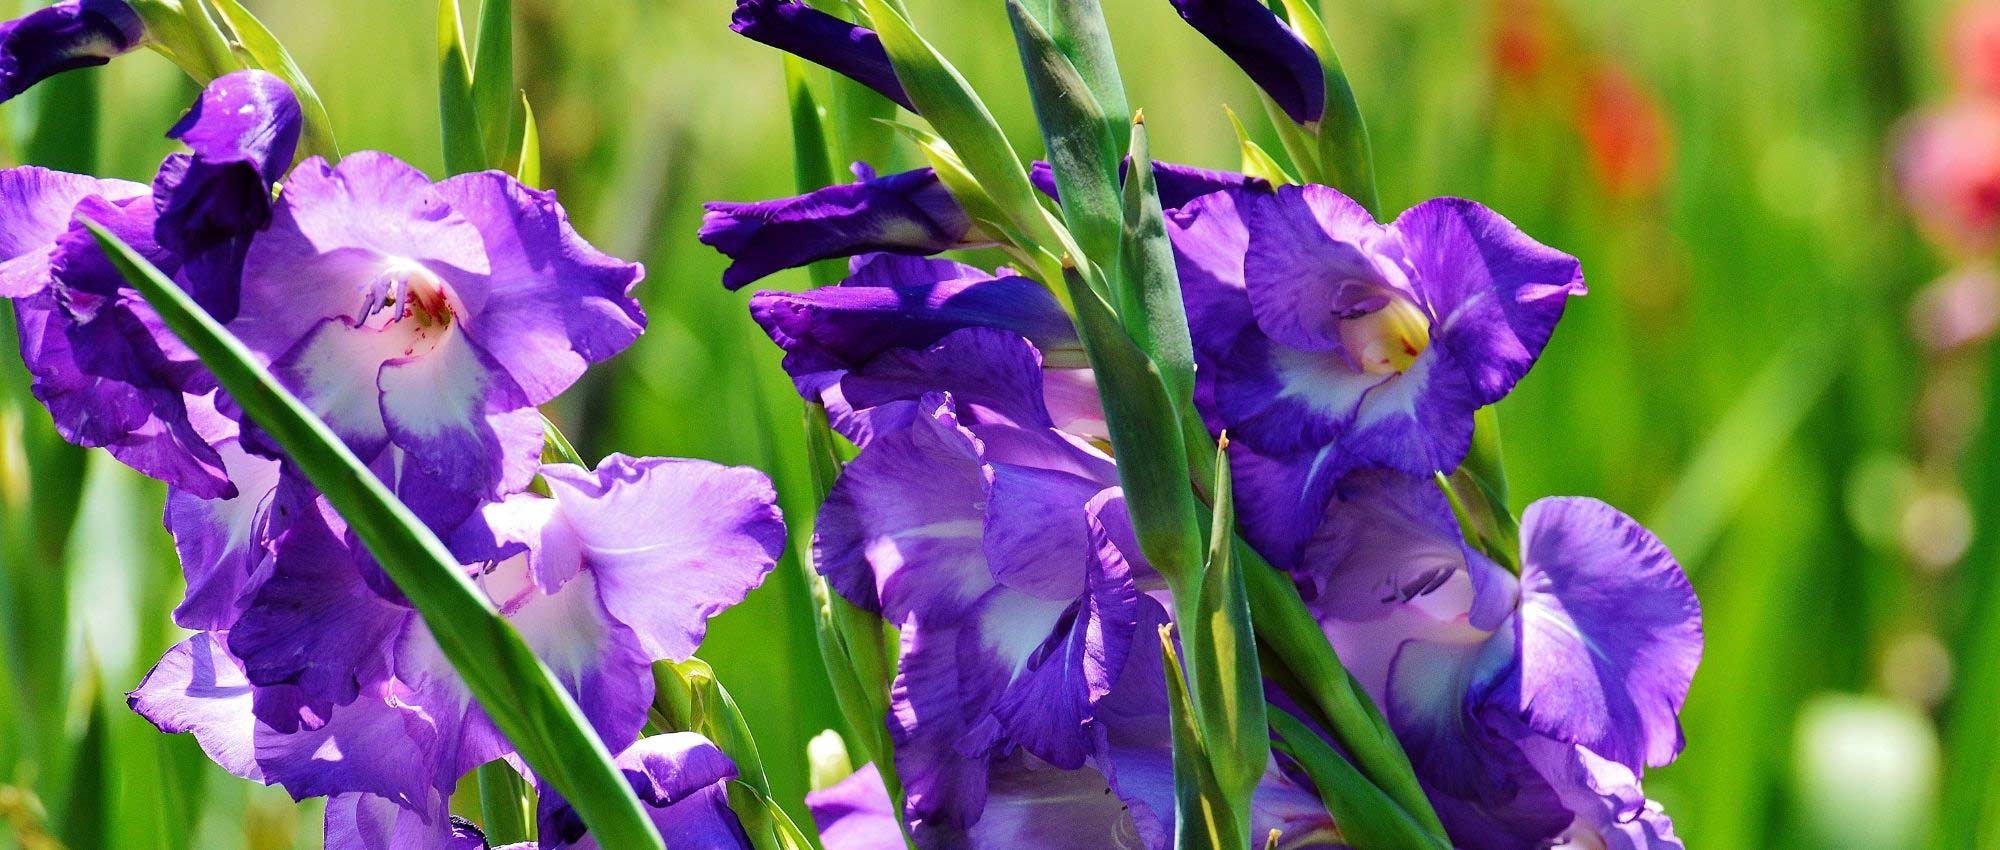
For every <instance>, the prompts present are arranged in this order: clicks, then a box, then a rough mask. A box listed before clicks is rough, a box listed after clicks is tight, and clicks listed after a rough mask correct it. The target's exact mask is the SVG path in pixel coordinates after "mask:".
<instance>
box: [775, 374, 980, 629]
mask: <svg viewBox="0 0 2000 850" xmlns="http://www.w3.org/2000/svg"><path fill="white" fill-rule="evenodd" d="M916 407H917V408H918V409H919V410H920V411H921V415H918V416H913V417H912V418H911V421H910V423H909V424H908V426H907V427H904V428H900V429H897V430H894V431H890V432H888V433H884V434H880V435H877V436H876V437H875V439H874V440H873V441H871V442H870V443H869V444H868V446H867V448H865V449H863V450H862V452H861V454H860V455H859V456H857V457H856V458H855V459H854V460H853V461H852V462H851V463H849V464H848V465H847V468H846V469H845V470H844V471H842V473H841V476H840V479H839V480H837V481H835V482H834V485H833V490H832V492H831V493H830V494H829V495H828V496H827V499H826V503H825V504H824V505H823V506H822V507H821V508H820V514H819V523H818V525H817V526H816V528H815V531H814V535H813V561H814V563H816V564H818V565H819V570H820V573H821V574H822V575H825V576H826V578H827V581H828V582H829V583H830V584H831V585H832V587H833V589H834V591H835V592H837V593H839V594H840V595H841V596H842V597H844V598H846V599H847V600H848V601H850V602H852V603H854V604H855V605H859V606H861V607H862V608H866V609H868V610H871V611H879V612H881V613H882V614H883V615H884V616H885V617H886V618H888V619H889V620H890V622H895V623H900V622H902V621H903V619H904V618H906V617H907V616H908V615H909V614H910V612H912V611H913V610H916V609H918V608H922V609H923V610H924V611H926V612H927V616H934V617H939V618H943V619H944V620H946V621H951V620H956V619H957V618H958V617H959V616H961V615H962V614H963V613H964V611H965V610H966V609H967V607H968V606H970V605H971V604H972V603H973V601H974V600H976V599H978V598H979V596H980V595H981V594H983V593H984V592H985V591H986V589H987V588H989V587H991V586H992V582H993V579H992V573H991V572H990V570H989V569H988V567H987V564H986V556H985V549H984V545H983V543H984V513H983V510H982V507H983V503H984V502H985V500H986V487H987V477H986V476H987V473H986V470H985V468H984V467H983V465H982V464H981V458H980V451H981V448H980V443H979V440H978V438H976V437H974V436H973V435H972V434H971V432H969V431H967V430H965V429H964V428H962V427H960V426H959V422H958V415H957V413H956V412H955V411H954V410H953V408H952V406H951V402H950V400H949V399H948V398H946V397H944V396H942V395H939V394H931V395H927V396H925V397H924V398H923V399H922V400H921V401H920V402H918V403H916Z"/></svg>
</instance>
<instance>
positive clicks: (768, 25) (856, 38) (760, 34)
mask: <svg viewBox="0 0 2000 850" xmlns="http://www.w3.org/2000/svg"><path fill="white" fill-rule="evenodd" d="M729 28H730V29H732V30H735V31H736V32H738V33H740V34H742V35H743V36H746V37H748V38H750V39H752V40H754V41H758V42H762V43H764V44H767V45H770V46H772V47H775V48H777V49H779V50H783V51H785V52H786V53H791V54H794V55H796V56H798V57H799V58H801V59H804V60H806V61H808V62H813V63H816V64H819V65H823V66H825V67H827V68H829V69H832V70H833V71H835V72H838V73H840V74H843V75H845V76H847V77H849V78H851V79H853V80H854V81H855V82H858V83H860V84H862V85H864V86H867V87H869V88H871V89H874V90H875V91H877V92H879V93H881V95H882V96H883V97H886V98H888V99H890V100H892V101H895V102H896V103H897V104H898V105H900V106H902V107H903V108H904V109H908V110H910V111H911V112H915V111H917V107H916V105H915V104H912V103H911V102H910V96H909V94H907V93H906V92H904V91H903V84H902V82H900V81H898V80H897V79H896V68H895V66H893V65H891V64H890V62H889V52H888V51H886V50H883V49H882V38H881V37H880V36H878V35H876V34H875V31H874V30H871V29H868V28H866V27H859V26H855V25H854V24H850V23H848V22H846V21H843V20H841V19H839V18H836V17H834V16H832V15H829V14H827V13H825V12H822V11H820V10H818V9H815V8H813V7H811V6H808V5H806V4H805V3H802V2H799V0H736V12H735V14H733V15H731V16H730V20H729Z"/></svg>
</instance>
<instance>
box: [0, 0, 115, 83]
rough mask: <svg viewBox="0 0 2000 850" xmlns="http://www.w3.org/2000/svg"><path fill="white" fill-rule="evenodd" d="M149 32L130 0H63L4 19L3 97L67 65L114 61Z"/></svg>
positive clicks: (0, 48)
mask: <svg viewBox="0 0 2000 850" xmlns="http://www.w3.org/2000/svg"><path fill="white" fill-rule="evenodd" d="M145 37H146V28H145V24H144V22H142V21H141V20H140V19H139V13H138V12H135V11H133V10H132V7H131V6H128V5H126V4H125V0H63V2H60V3H57V4H55V5H53V6H47V7H44V8H41V9H36V10H35V11H33V12H30V13H28V14H27V15H26V16H24V17H20V18H16V19H14V20H11V21H7V22H6V23H4V24H0V101H7V100H11V99H13V97H14V96H15V95H18V94H20V93H21V92H24V91H27V90H28V87H30V86H33V85H34V84H36V83H39V82H41V81H43V80H46V79H48V78H49V77H52V76H55V75H56V74H59V73H62V72H63V71H70V70H75V69H77V68H88V67H90V66H92V65H102V64H104V63H106V62H109V61H111V60H112V58H113V57H116V56H118V55H119V54H122V53H125V52H127V51H129V50H132V49H133V48H136V47H138V46H139V43H140V42H141V41H142V40H143V39H144V38H145Z"/></svg>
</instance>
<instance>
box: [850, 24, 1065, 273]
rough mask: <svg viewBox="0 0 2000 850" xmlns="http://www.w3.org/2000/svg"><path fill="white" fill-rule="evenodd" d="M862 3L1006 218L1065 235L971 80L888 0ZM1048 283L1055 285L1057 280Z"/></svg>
mask: <svg viewBox="0 0 2000 850" xmlns="http://www.w3.org/2000/svg"><path fill="white" fill-rule="evenodd" d="M862 6H863V8H865V9H866V10H867V12H868V18H869V21H870V22H872V23H873V24H874V25H875V30H876V32H877V34H879V35H880V36H881V38H882V47H883V48H884V49H885V50H887V51H888V53H889V59H890V61H891V62H893V63H894V64H895V67H896V79H897V81H898V82H901V83H902V84H903V90H904V91H905V92H907V93H908V94H909V95H910V100H911V101H912V102H914V103H915V104H916V105H917V111H918V112H919V113H920V114H922V115H923V117H924V120H926V121H929V122H930V123H931V126H932V127H935V128H936V129H937V134H938V136H940V137H942V138H943V139H944V140H945V141H946V142H948V143H950V145H951V149H952V150H954V151H956V152H957V153H958V156H959V157H960V158H961V159H962V160H963V162H964V163H965V167H966V170H967V171H969V172H970V173H971V174H972V176H973V177H974V178H975V179H977V180H978V182H979V185H980V187H981V188H982V189H984V190H985V192H986V194H987V195H989V196H990V197H991V198H992V199H993V202H994V204H996V205H997V206H998V207H999V209H1000V211H1001V213H1003V214H1004V215H1005V216H1006V217H1007V220H1008V223H1010V224H1012V225H1013V227H1014V228H1015V229H1016V230H1018V231H1020V232H1021V233H1022V234H1023V235H1025V236H1026V237H1027V238H1029V239H1031V240H1034V242H1035V243H1036V245H1038V246H1040V247H1042V248H1052V247H1053V246H1056V245H1060V244H1062V243H1063V242H1064V241H1066V240H1065V238H1064V237H1062V236H1061V235H1059V234H1058V233H1057V231H1056V228H1055V226H1054V223H1053V222H1052V221H1050V220H1049V215H1048V212H1047V210H1045V209H1043V207H1042V204H1041V201H1040V199H1039V198H1040V196H1039V195H1038V193H1036V192H1035V188H1034V186H1033V184H1030V183H1029V182H1028V172H1027V170H1026V169H1025V168H1024V167H1023V166H1022V165H1021V157H1020V155H1018V154H1016V153H1015V152H1014V145H1013V143H1011V142H1009V141H1007V134H1006V133H1003V132H1001V130H1000V123H999V122H998V121H996V120H994V118H993V113H992V111H991V110H988V109H987V108H986V104H985V103H984V102H982V101H980V99H979V96H978V95H977V94H975V93H973V91H972V85H971V84H970V83H967V82H966V81H965V77H964V76H962V75H960V74H959V73H958V69H957V68H954V67H952V65H951V63H950V62H948V61H946V60H945V58H944V56H943V54H940V53H938V51H937V48H934V47H932V46H931V44H930V42H928V41H925V40H924V38H923V36H920V35H918V34H917V31H916V30H915V29H913V28H911V26H910V22H909V20H908V19H906V18H904V17H903V15H902V13H901V12H899V11H897V10H896V9H895V8H894V7H892V6H891V5H890V4H889V2H888V0H862ZM1048 283H1049V284H1050V285H1051V286H1053V285H1055V281H1053V280H1050V281H1048Z"/></svg>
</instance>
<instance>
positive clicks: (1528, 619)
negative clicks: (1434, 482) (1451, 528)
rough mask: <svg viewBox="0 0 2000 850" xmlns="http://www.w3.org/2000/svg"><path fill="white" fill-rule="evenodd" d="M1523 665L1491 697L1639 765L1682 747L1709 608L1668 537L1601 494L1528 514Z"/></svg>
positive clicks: (1520, 631) (1546, 728)
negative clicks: (1704, 612) (1685, 708)
mask: <svg viewBox="0 0 2000 850" xmlns="http://www.w3.org/2000/svg"><path fill="white" fill-rule="evenodd" d="M1521 541H1522V543H1521V545H1522V564H1521V613H1520V616H1519V618H1518V620H1517V621H1516V626H1515V630H1516V634H1517V636H1518V640H1519V641H1520V649H1519V652H1518V655H1517V657H1518V661H1517V663H1516V666H1515V667H1514V669H1512V670H1511V671H1509V672H1508V674H1507V675H1506V676H1505V678H1503V679H1501V680H1499V681H1498V682H1496V683H1494V684H1493V686H1492V688H1493V691H1492V693H1491V695H1490V696H1489V697H1488V699H1489V700H1491V701H1492V702H1494V703H1495V704H1501V705H1506V706H1507V707H1508V708H1509V709H1510V710H1514V711H1518V712H1520V715H1521V717H1522V718H1523V720H1524V721H1525V722H1526V723H1527V725H1528V727H1529V728H1531V729H1534V730H1535V731H1537V732H1539V733H1541V734H1544V735H1547V736H1549V737H1551V738H1554V739H1556V740H1559V741H1566V742H1569V743H1573V744H1577V745H1579V746H1582V747H1585V748H1588V749H1589V750H1591V751H1592V752H1594V753H1596V754H1598V755H1600V756H1602V757H1604V758H1606V759H1609V760H1610V761H1613V762H1616V763H1619V764H1622V765H1624V766H1625V767H1627V768H1630V769H1632V770H1635V771H1636V770H1639V769H1641V768H1642V767H1645V766H1649V765H1650V766H1658V765H1663V764H1666V763H1668V762H1670V761H1673V759H1674V756H1676V755H1678V754H1679V753H1680V749H1681V743H1682V739H1681V732H1680V725H1679V723H1678V721H1677V717H1678V715H1679V713H1680V708H1681V704H1682V703H1683V702H1685V701H1686V699H1687V691H1688V685H1689V683H1690V682H1691V681H1692V680H1693V678H1694V670H1695V667H1696V665H1698V664H1699V663H1700V662H1701V644H1702V631H1701V605H1700V603H1699V602H1698V601H1697V600H1696V599H1695V596H1694V589H1693V588H1692V587H1691V586H1689V584H1688V580H1687V576H1686V575H1685V574H1683V573H1682V572H1681V568H1680V565H1679V564H1678V563H1675V561H1674V558H1673V555H1672V554H1671V553H1669V552H1668V551H1667V549H1666V547H1665V546H1664V545H1662V544H1661V543H1660V541H1659V538H1657V537H1654V536H1653V534H1652V532H1649V531H1647V530H1646V529H1645V528H1644V527H1642V526H1640V525H1639V524H1638V523H1637V522H1635V521H1634V520H1633V519H1632V518H1631V517H1628V516H1626V515H1624V514H1622V513H1619V512H1618V511H1617V510H1616V509H1614V508H1612V507H1611V506H1609V505H1606V504H1604V503H1603V502H1599V501H1597V500H1594V499H1574V498H1572V499H1543V500H1541V501H1538V502H1536V503H1534V504H1532V505H1529V506H1528V509H1527V510H1526V511H1524V512H1523V513H1522V515H1521Z"/></svg>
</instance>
